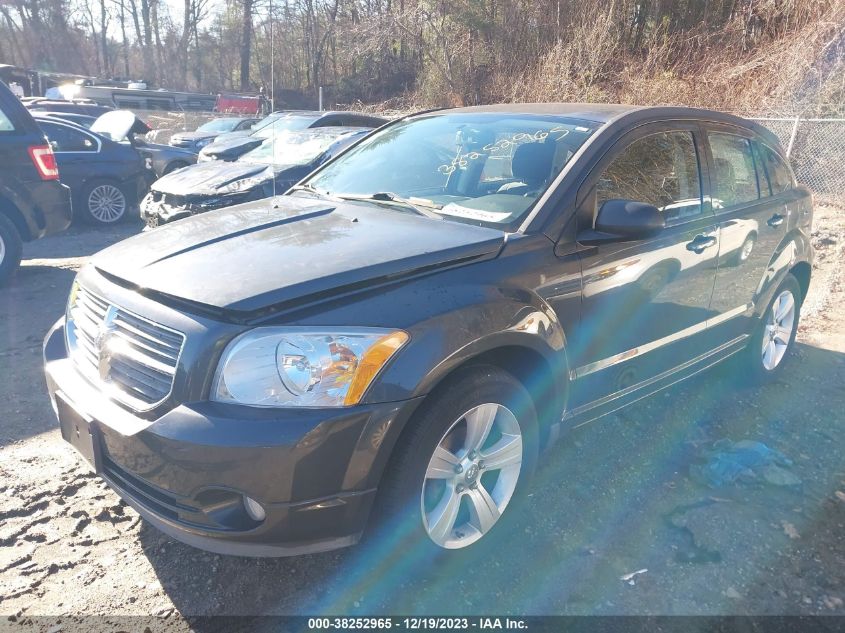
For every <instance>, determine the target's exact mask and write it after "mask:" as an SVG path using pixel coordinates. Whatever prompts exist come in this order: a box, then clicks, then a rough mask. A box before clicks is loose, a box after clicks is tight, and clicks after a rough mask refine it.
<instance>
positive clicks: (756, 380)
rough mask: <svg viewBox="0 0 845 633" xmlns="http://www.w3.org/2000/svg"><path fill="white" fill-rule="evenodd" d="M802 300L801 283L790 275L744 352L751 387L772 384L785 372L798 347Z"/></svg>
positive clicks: (758, 324)
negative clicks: (792, 352)
mask: <svg viewBox="0 0 845 633" xmlns="http://www.w3.org/2000/svg"><path fill="white" fill-rule="evenodd" d="M802 300H803V296H802V294H801V286H800V285H799V283H798V280H797V279H795V277H793V276H792V275H791V274H789V275H787V276H786V278H785V279H784V280H783V282H781V284H780V286H778V289H777V290H776V291H775V293H774V296H773V297H772V300H771V301H769V305H767V306H766V310H765V312H763V316H762V317H761V318H760V320H759V321H758V323H757V327H756V329H755V331H754V334H753V335H752V337H751V341H750V342H749V343H748V347H747V348H746V349H745V352H744V354H745V359H744V362H743V366H744V368H745V369H746V370H747V372H748V373H747V374H746V375H747V376H748V379H749V382H751V384H755V385H761V384H765V383H768V382H771V381H773V380H775V379H776V378H777V377H778V376H779V375H780V373H781V371H783V366H784V365H785V364H786V360H787V357H788V355H789V353H790V352H791V351H792V348H793V346H794V343H795V334H796V333H797V331H798V320H799V318H800V317H801V302H802Z"/></svg>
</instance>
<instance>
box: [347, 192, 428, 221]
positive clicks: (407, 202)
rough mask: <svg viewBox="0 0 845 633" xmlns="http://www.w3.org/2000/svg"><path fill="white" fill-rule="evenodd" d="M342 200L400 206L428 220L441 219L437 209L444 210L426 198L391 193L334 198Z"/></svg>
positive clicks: (348, 194)
mask: <svg viewBox="0 0 845 633" xmlns="http://www.w3.org/2000/svg"><path fill="white" fill-rule="evenodd" d="M334 197H335V198H340V199H341V200H363V201H365V202H376V203H383V204H384V203H387V204H390V205H399V206H403V207H405V208H408V209H411V210H412V211H414V212H416V213H418V214H419V215H424V216H425V217H427V218H436V219H440V217H441V216H440V214H439V213H436V212H435V209H442V208H443V207H441V206H440V205H438V204H436V203H435V202H432V201H431V200H426V199H425V198H403V197H401V196H397V195H396V194H395V193H392V192H390V191H377V192H376V193H371V194H370V193H366V194H362V193H339V194H336V195H335V196H334Z"/></svg>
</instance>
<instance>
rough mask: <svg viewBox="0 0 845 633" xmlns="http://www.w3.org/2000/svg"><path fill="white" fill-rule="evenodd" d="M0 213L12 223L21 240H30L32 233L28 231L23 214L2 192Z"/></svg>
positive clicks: (0, 195)
mask: <svg viewBox="0 0 845 633" xmlns="http://www.w3.org/2000/svg"><path fill="white" fill-rule="evenodd" d="M0 213H2V214H3V215H5V216H6V217H7V218H9V220H11V222H12V224H14V225H15V228H16V229H17V230H18V233H19V234H20V236H21V240H23V241H24V242H29V241H31V240H32V233H30V230H29V225H28V224H27V223H26V220H25V219H24V217H23V214H22V213H21V212H20V211H19V210H18V207H17V206H16V205H15V204H14V203H12V201H11V200H9V199H8V198H7V197H5V196H4V195H3V194H0Z"/></svg>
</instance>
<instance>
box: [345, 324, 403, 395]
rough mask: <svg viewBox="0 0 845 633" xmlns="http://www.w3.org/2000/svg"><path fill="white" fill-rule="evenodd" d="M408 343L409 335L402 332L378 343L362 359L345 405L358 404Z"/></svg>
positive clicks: (382, 338) (392, 333)
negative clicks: (391, 358) (378, 375)
mask: <svg viewBox="0 0 845 633" xmlns="http://www.w3.org/2000/svg"><path fill="white" fill-rule="evenodd" d="M407 342H408V335H407V334H406V333H405V332H401V331H400V332H391V333H390V334H387V335H385V336H383V337H381V338H380V339H379V340H378V341H376V342H375V343H374V344H373V346H372V347H370V349H368V350H367V352H366V353H365V354H364V357H363V358H362V359H361V362H360V363H359V365H358V369H357V370H356V371H355V377H354V378H353V379H352V384H351V385H349V391H347V392H346V398H345V399H344V401H343V403H344V404H345V405H351V404H358V402H359V401H360V400H361V398H362V397H363V396H364V392H365V391H366V390H367V387H369V386H370V383H371V382H372V381H373V378H375V377H376V374H378V373H379V372H380V371H381V368H382V367H384V366H385V364H387V361H388V360H390V357H391V356H393V355H394V354H395V353H396V352H397V351H399V349H400V348H401V347H402V346H403V345H404V344H405V343H407Z"/></svg>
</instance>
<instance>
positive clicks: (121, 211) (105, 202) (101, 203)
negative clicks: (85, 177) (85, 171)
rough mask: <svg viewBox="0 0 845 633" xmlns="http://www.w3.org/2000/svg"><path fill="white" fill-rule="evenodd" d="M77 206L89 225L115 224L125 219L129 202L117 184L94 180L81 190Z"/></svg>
mask: <svg viewBox="0 0 845 633" xmlns="http://www.w3.org/2000/svg"><path fill="white" fill-rule="evenodd" d="M79 206H80V209H81V211H82V217H83V219H84V220H85V221H86V222H88V223H89V224H115V223H117V222H120V221H121V220H123V219H124V218H125V217H126V210H127V208H128V206H129V201H128V199H127V197H126V192H125V191H124V190H123V188H122V187H121V186H120V185H119V184H118V183H116V182H113V181H110V180H95V181H93V182H90V183H88V184H87V185H86V186H85V187H84V188H83V191H82V195H80V201H79Z"/></svg>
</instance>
